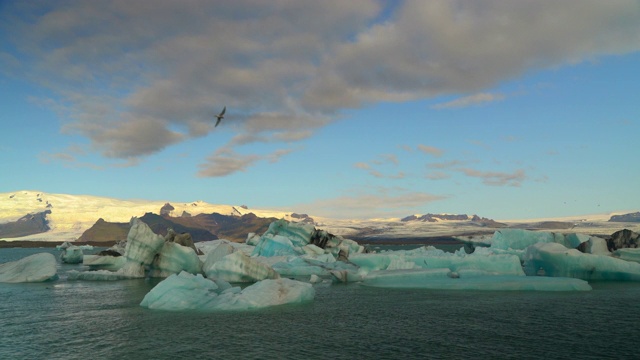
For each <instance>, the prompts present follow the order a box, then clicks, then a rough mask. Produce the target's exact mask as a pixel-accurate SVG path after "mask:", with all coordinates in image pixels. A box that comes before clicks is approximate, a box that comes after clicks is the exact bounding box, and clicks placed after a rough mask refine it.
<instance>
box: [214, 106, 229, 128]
mask: <svg viewBox="0 0 640 360" xmlns="http://www.w3.org/2000/svg"><path fill="white" fill-rule="evenodd" d="M225 111H227V107H226V106H225V107H224V108H222V111H221V112H220V114H218V115H216V117H217V118H218V121H216V126H218V124H220V120H222V119H224V112H225ZM216 126H214V127H216Z"/></svg>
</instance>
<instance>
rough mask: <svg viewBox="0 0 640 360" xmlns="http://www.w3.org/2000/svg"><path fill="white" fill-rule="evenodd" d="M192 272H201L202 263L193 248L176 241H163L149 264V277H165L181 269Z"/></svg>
mask: <svg viewBox="0 0 640 360" xmlns="http://www.w3.org/2000/svg"><path fill="white" fill-rule="evenodd" d="M183 270H184V271H187V272H189V273H192V274H198V273H200V272H202V263H201V262H200V258H198V254H196V251H195V250H194V248H191V247H187V246H183V245H180V244H178V243H177V242H165V243H164V245H163V246H162V249H161V250H160V253H159V254H158V255H157V256H156V257H155V259H154V260H153V263H152V264H151V270H150V271H149V277H167V276H169V275H172V274H177V273H179V272H181V271H183Z"/></svg>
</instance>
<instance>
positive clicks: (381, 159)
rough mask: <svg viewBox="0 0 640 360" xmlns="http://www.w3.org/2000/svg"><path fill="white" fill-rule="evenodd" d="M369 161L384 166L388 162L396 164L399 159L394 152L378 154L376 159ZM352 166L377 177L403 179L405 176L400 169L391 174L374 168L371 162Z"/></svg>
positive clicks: (398, 162)
mask: <svg viewBox="0 0 640 360" xmlns="http://www.w3.org/2000/svg"><path fill="white" fill-rule="evenodd" d="M371 163H372V164H373V165H377V166H385V165H388V164H391V165H393V166H398V165H399V164H400V160H398V157H397V156H396V155H394V154H382V155H379V156H378V158H377V159H374V160H373V161H371ZM353 167H355V168H356V169H362V170H366V171H367V172H368V173H369V174H370V175H371V176H373V177H375V178H379V179H382V178H387V179H404V178H405V176H406V174H405V173H404V172H402V171H398V172H397V173H395V174H392V175H388V174H384V173H382V172H381V171H379V170H377V169H375V168H374V167H373V166H372V165H371V164H369V163H366V162H358V163H355V164H353Z"/></svg>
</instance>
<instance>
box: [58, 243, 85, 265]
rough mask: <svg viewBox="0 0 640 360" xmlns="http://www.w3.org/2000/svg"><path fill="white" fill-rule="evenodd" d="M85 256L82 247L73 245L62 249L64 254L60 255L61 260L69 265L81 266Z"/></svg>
mask: <svg viewBox="0 0 640 360" xmlns="http://www.w3.org/2000/svg"><path fill="white" fill-rule="evenodd" d="M83 256H84V253H83V252H82V248H81V247H79V246H75V245H71V246H68V247H66V248H64V249H62V253H60V260H62V262H64V263H67V264H80V263H81V262H82V257H83Z"/></svg>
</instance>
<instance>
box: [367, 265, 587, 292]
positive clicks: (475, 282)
mask: <svg viewBox="0 0 640 360" xmlns="http://www.w3.org/2000/svg"><path fill="white" fill-rule="evenodd" d="M362 284H363V285H365V286H373V287H384V288H402V289H441V290H490V291H496V290H499V291H507V290H509V291H523V290H537V291H588V290H591V286H590V285H589V283H587V282H586V281H584V280H580V279H572V278H549V277H539V276H538V277H536V276H517V275H486V276H481V275H479V273H478V272H475V271H472V272H464V271H463V272H460V273H452V272H450V271H449V269H413V270H393V271H389V270H388V271H374V272H371V273H369V274H367V275H366V276H365V277H364V279H363V282H362Z"/></svg>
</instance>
